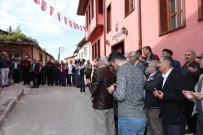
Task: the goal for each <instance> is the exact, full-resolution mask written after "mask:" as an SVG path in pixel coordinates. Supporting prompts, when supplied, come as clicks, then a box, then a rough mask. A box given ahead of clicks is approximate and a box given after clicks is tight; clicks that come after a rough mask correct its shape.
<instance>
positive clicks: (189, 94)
mask: <svg viewBox="0 0 203 135" xmlns="http://www.w3.org/2000/svg"><path fill="white" fill-rule="evenodd" d="M183 95H184V96H185V97H186V98H187V99H189V100H193V98H194V97H193V95H192V92H191V91H188V90H183Z"/></svg>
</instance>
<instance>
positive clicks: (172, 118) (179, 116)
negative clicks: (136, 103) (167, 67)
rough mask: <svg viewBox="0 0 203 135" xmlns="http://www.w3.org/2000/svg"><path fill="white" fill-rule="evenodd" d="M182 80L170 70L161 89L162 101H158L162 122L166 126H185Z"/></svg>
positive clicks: (176, 72)
mask: <svg viewBox="0 0 203 135" xmlns="http://www.w3.org/2000/svg"><path fill="white" fill-rule="evenodd" d="M183 89H184V79H183V77H182V75H181V73H179V72H178V71H176V70H175V69H172V71H171V72H170V74H169V76H168V78H167V79H166V82H165V84H164V86H163V88H162V90H161V91H162V92H163V93H164V95H163V99H162V100H160V112H161V117H162V121H163V122H164V123H167V124H185V120H186V118H185V110H184V108H185V106H184V105H185V100H186V98H185V97H184V96H183V94H182V90H183Z"/></svg>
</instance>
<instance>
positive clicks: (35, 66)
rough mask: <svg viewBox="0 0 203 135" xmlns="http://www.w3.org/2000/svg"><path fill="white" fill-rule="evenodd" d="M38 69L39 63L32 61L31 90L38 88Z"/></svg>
mask: <svg viewBox="0 0 203 135" xmlns="http://www.w3.org/2000/svg"><path fill="white" fill-rule="evenodd" d="M39 69H40V63H39V62H38V61H36V59H33V63H32V81H33V86H32V88H39V78H38V77H39Z"/></svg>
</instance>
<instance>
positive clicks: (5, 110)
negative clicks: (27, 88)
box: [0, 84, 24, 126]
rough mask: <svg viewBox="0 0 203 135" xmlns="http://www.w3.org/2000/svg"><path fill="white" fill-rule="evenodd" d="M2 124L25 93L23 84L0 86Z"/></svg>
mask: <svg viewBox="0 0 203 135" xmlns="http://www.w3.org/2000/svg"><path fill="white" fill-rule="evenodd" d="M0 93H1V94H0V126H1V125H2V124H3V122H4V120H5V118H6V117H7V116H8V114H9V112H10V111H11V110H12V109H13V107H14V106H15V104H16V102H17V101H18V100H19V98H20V97H21V96H22V95H23V93H24V87H23V86H21V84H17V85H12V86H9V87H6V88H0Z"/></svg>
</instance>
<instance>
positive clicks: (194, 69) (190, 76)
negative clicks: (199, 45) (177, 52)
mask: <svg viewBox="0 0 203 135" xmlns="http://www.w3.org/2000/svg"><path fill="white" fill-rule="evenodd" d="M195 57H196V53H195V51H193V50H189V51H187V52H186V53H185V62H186V63H185V64H184V65H183V66H182V67H181V73H182V75H183V77H184V80H185V89H186V90H190V91H193V92H194V91H195V88H194V87H195V84H196V83H197V81H198V79H199V75H200V74H199V73H198V72H199V71H200V65H199V63H198V62H196V61H195ZM193 108H194V102H192V101H190V100H187V101H186V105H185V113H186V119H187V126H188V129H187V130H186V133H195V132H196V117H195V116H194V117H192V112H193Z"/></svg>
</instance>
